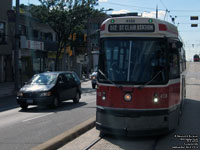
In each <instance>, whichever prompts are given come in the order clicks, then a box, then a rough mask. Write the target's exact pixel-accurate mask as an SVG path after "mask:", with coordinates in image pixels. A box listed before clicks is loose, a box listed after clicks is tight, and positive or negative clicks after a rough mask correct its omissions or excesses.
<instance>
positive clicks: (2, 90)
mask: <svg viewBox="0 0 200 150" xmlns="http://www.w3.org/2000/svg"><path fill="white" fill-rule="evenodd" d="M14 88H15V84H14V82H4V83H0V98H1V97H5V96H12V95H14V94H15V90H14Z"/></svg>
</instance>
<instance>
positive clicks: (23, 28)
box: [19, 25, 27, 35]
mask: <svg viewBox="0 0 200 150" xmlns="http://www.w3.org/2000/svg"><path fill="white" fill-rule="evenodd" d="M26 30H27V29H26V26H24V25H19V34H20V35H26V33H27V31H26Z"/></svg>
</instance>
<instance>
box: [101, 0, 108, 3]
mask: <svg viewBox="0 0 200 150" xmlns="http://www.w3.org/2000/svg"><path fill="white" fill-rule="evenodd" d="M99 2H100V3H105V2H108V0H99Z"/></svg>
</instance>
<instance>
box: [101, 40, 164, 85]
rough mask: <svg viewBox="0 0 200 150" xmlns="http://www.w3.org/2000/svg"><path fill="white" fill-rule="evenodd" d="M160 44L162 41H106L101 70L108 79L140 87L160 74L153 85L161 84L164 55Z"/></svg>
mask: <svg viewBox="0 0 200 150" xmlns="http://www.w3.org/2000/svg"><path fill="white" fill-rule="evenodd" d="M163 43H164V42H162V40H161V39H139V40H138V39H127V40H121V39H114V38H113V39H108V40H105V41H104V42H103V52H102V53H103V55H104V56H103V57H101V58H100V59H104V60H103V61H101V62H103V63H102V64H100V66H101V70H102V71H104V73H105V75H106V76H107V77H108V79H109V80H111V81H113V82H117V83H129V84H133V83H136V84H143V83H145V82H148V81H149V80H151V79H152V78H153V77H154V76H155V75H156V74H158V72H161V73H159V75H158V77H157V78H155V80H154V81H153V82H152V84H153V83H156V84H158V83H164V82H165V81H166V61H167V55H166V50H165V49H164V47H165V45H164V44H163ZM100 77H102V76H100ZM102 79H103V77H102Z"/></svg>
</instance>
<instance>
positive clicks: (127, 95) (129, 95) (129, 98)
mask: <svg viewBox="0 0 200 150" xmlns="http://www.w3.org/2000/svg"><path fill="white" fill-rule="evenodd" d="M131 99H132V96H131V94H130V93H126V94H125V95H124V100H125V101H127V102H129V101H131Z"/></svg>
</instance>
